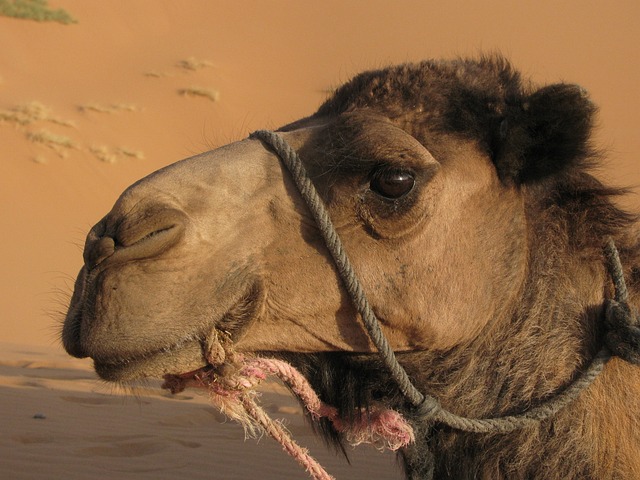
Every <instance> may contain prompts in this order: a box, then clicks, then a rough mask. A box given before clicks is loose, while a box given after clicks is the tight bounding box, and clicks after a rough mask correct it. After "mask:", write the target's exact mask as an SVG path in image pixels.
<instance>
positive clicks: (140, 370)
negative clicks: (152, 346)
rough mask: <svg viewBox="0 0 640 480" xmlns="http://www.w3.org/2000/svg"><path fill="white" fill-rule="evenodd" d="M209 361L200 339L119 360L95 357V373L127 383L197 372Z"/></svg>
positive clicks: (104, 377) (104, 378) (111, 379)
mask: <svg viewBox="0 0 640 480" xmlns="http://www.w3.org/2000/svg"><path fill="white" fill-rule="evenodd" d="M207 364H208V362H207V360H206V359H205V358H204V355H203V350H202V342H201V341H199V340H194V341H191V342H188V343H185V344H182V345H180V347H179V348H177V347H176V348H173V349H171V348H169V349H166V350H162V351H158V352H154V353H150V354H148V355H143V356H141V357H140V358H135V359H123V360H121V361H119V362H113V361H103V360H101V359H94V368H95V370H96V373H97V374H98V375H99V376H100V378H102V379H103V380H107V381H112V382H127V381H132V380H139V379H141V378H150V377H151V378H162V377H163V376H165V375H167V374H176V373H177V372H190V373H194V372H196V371H198V370H199V369H201V368H202V367H205V366H206V365H207Z"/></svg>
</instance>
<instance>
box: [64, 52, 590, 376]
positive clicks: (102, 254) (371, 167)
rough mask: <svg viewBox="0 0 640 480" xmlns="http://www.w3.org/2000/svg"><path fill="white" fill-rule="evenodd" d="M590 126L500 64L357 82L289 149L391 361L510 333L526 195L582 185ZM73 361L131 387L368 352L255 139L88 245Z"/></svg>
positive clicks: (142, 198) (395, 73) (520, 277)
mask: <svg viewBox="0 0 640 480" xmlns="http://www.w3.org/2000/svg"><path fill="white" fill-rule="evenodd" d="M593 112H594V107H593V106H592V104H591V103H590V101H589V100H588V98H587V96H586V94H585V92H584V91H583V90H582V89H580V88H579V87H577V86H575V85H567V84H556V85H550V86H547V87H543V88H541V89H535V88H531V87H529V86H526V85H524V84H523V82H522V81H521V80H520V77H519V75H518V74H517V73H516V72H515V71H513V70H512V69H511V68H510V66H509V65H508V64H507V63H506V62H504V61H503V60H501V59H485V60H480V61H451V62H424V63H420V64H416V65H403V66H399V67H394V68H389V69H386V70H381V71H374V72H368V73H364V74H361V75H359V76H357V77H355V78H354V79H353V80H352V81H351V82H349V83H347V84H346V85H345V86H343V87H342V88H340V89H339V90H337V92H336V93H335V94H334V95H333V96H332V97H331V98H330V99H329V100H327V101H326V102H325V103H324V104H323V105H322V106H321V107H320V109H319V110H318V112H316V113H315V114H314V115H312V116H310V117H308V118H305V119H303V120H300V121H298V122H295V123H293V124H290V125H288V126H286V127H284V128H282V129H281V130H280V135H281V136H282V137H283V138H284V139H285V140H286V141H287V142H288V143H289V144H290V145H291V146H292V147H293V148H294V149H295V150H296V151H297V152H298V153H299V155H300V157H301V158H302V160H303V162H304V164H305V167H306V168H307V170H308V171H309V174H310V176H311V178H312V180H313V182H314V184H315V185H316V188H317V189H318V191H319V193H320V195H321V196H322V198H323V200H324V203H325V204H326V206H327V208H328V211H329V214H330V216H331V217H332V220H333V222H334V224H335V226H336V229H337V231H338V233H339V235H340V236H341V238H342V241H343V243H344V245H345V248H346V251H347V253H348V255H349V256H350V258H351V261H352V263H353V265H354V267H355V270H356V272H357V274H358V275H359V277H360V280H361V282H362V284H363V287H364V289H365V291H366V293H367V295H368V297H369V299H370V302H371V304H372V306H373V309H374V311H375V313H376V315H377V316H378V318H379V319H380V321H381V322H382V328H383V331H384V333H385V334H386V336H387V338H388V339H389V341H390V343H391V345H392V346H393V348H394V350H396V351H398V352H411V351H447V350H450V349H452V348H454V347H456V346H459V345H462V344H465V343H468V342H470V341H472V340H473V339H474V338H475V337H477V336H478V334H479V332H481V331H482V330H483V329H485V328H487V326H488V325H490V324H492V323H493V322H498V321H500V319H503V318H506V317H508V316H509V315H511V314H512V312H513V309H514V305H515V303H516V302H518V299H519V296H520V295H522V289H523V285H524V282H525V277H526V275H527V255H528V253H527V252H528V243H529V242H530V231H529V229H530V225H529V223H528V220H527V202H528V201H527V197H526V195H525V193H526V192H527V190H531V189H535V188H536V186H538V185H541V184H545V183H550V182H553V181H554V179H555V178H559V177H562V176H563V175H566V174H567V172H568V171H571V170H572V169H575V168H577V167H576V165H578V164H579V163H580V162H581V161H582V160H583V159H584V158H585V157H586V156H587V153H588V145H587V140H588V137H589V133H590V127H591V122H592V114H593ZM62 338H63V343H64V346H65V348H66V349H67V351H68V352H69V353H70V354H72V355H75V356H78V357H87V356H88V357H91V358H92V359H93V360H94V362H95V368H96V370H97V372H98V374H99V375H100V376H102V377H103V378H105V379H108V380H117V381H125V380H129V379H134V378H138V377H145V376H162V375H164V374H168V373H174V374H175V373H181V372H188V371H192V370H195V369H198V368H200V367H203V366H205V365H207V364H208V363H211V361H212V360H211V359H212V357H211V355H212V353H211V352H215V351H219V350H220V348H221V347H222V349H223V350H224V349H231V348H232V349H234V350H235V351H238V352H296V353H314V352H331V351H347V352H370V351H371V350H372V346H371V344H370V341H369V339H368V337H367V335H366V334H365V332H364V330H363V328H362V326H361V323H360V321H359V319H358V316H357V314H356V313H355V310H354V308H353V306H352V304H351V300H350V298H348V296H347V295H346V294H345V292H344V289H343V286H342V284H341V281H340V279H339V278H338V276H337V274H336V271H335V267H334V264H333V261H332V260H331V258H330V256H329V254H328V252H327V249H326V247H325V245H324V243H323V242H322V239H321V237H320V235H319V233H318V227H317V225H316V224H315V222H314V221H313V219H312V218H311V216H310V213H309V211H308V209H307V207H306V205H305V204H304V202H303V201H302V200H301V198H300V195H299V193H298V191H297V190H296V188H295V187H294V185H293V183H292V180H291V178H290V174H289V172H288V171H287V170H286V168H284V167H283V165H282V163H281V161H280V160H279V158H278V157H277V155H275V154H274V153H273V152H272V151H271V149H270V148H269V147H268V146H266V145H265V144H263V143H262V142H261V141H259V140H256V139H247V140H243V141H239V142H237V143H233V144H231V145H228V146H225V147H222V148H219V149H216V150H214V151H211V152H207V153H204V154H201V155H198V156H195V157H193V158H189V159H187V160H183V161H181V162H177V163H175V164H173V165H170V166H168V167H166V168H163V169H161V170H159V171H157V172H155V173H153V174H151V175H149V176H148V177H146V178H144V179H142V180H140V181H138V182H137V183H135V184H134V185H132V186H131V187H129V188H128V189H127V190H126V191H125V192H124V193H123V194H122V195H121V197H120V198H119V199H118V201H117V202H116V204H115V205H114V207H113V209H112V210H111V211H110V212H109V213H108V214H107V215H106V216H105V217H104V218H103V219H102V220H101V221H100V222H98V224H97V225H95V226H94V227H93V228H92V229H91V231H90V232H89V235H88V237H87V241H86V245H85V250H84V266H83V267H82V270H81V271H80V274H79V275H78V278H77V282H76V285H75V291H74V294H73V298H72V300H71V305H70V308H69V312H68V315H67V318H66V321H65V324H64V328H63V332H62Z"/></svg>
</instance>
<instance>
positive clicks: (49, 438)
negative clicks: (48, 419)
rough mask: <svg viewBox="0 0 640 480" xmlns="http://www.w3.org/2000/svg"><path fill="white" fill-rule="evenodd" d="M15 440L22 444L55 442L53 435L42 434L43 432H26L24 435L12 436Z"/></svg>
mask: <svg viewBox="0 0 640 480" xmlns="http://www.w3.org/2000/svg"><path fill="white" fill-rule="evenodd" d="M11 440H13V441H14V442H18V443H21V444H22V445H32V444H37V443H53V441H54V438H53V435H48V434H41V433H25V434H23V435H14V436H12V437H11Z"/></svg>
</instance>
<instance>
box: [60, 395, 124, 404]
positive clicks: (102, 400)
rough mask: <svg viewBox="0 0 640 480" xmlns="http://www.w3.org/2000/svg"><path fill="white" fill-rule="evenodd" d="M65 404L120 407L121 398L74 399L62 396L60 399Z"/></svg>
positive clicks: (69, 396) (73, 397)
mask: <svg viewBox="0 0 640 480" xmlns="http://www.w3.org/2000/svg"><path fill="white" fill-rule="evenodd" d="M60 398H61V399H62V400H64V401H65V402H71V403H80V404H82V405H121V404H122V398H119V397H97V396H96V397H75V396H71V395H68V396H64V397H60Z"/></svg>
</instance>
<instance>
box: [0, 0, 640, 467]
mask: <svg viewBox="0 0 640 480" xmlns="http://www.w3.org/2000/svg"><path fill="white" fill-rule="evenodd" d="M51 3H52V5H51V6H52V7H56V8H64V9H66V10H67V11H68V12H69V13H70V14H71V15H72V16H73V17H75V18H76V19H77V20H78V23H76V24H71V25H61V24H58V23H37V22H33V21H27V20H17V19H10V18H4V17H0V45H2V48H0V119H3V120H0V185H1V188H0V220H1V224H2V229H3V232H4V235H3V242H2V247H0V263H1V264H2V269H1V270H0V285H1V287H2V292H3V293H2V295H1V296H0V298H1V304H0V325H1V328H0V477H1V478H3V479H4V478H7V479H22V478H23V479H33V478H38V479H40V478H78V479H84V478H137V479H138V478H177V477H183V478H193V479H197V478H220V479H232V478H265V479H269V478H274V479H275V478H305V474H304V472H303V471H302V470H300V469H299V467H298V466H297V465H296V464H295V463H294V462H293V461H292V460H291V459H289V458H288V457H286V456H285V455H284V454H283V453H281V452H280V448H279V446H278V445H276V444H274V442H272V441H271V440H270V439H268V438H262V439H260V441H259V442H256V441H255V440H246V441H245V440H244V436H243V432H242V429H241V428H240V427H239V426H237V425H235V424H233V423H231V422H226V423H225V422H224V419H223V418H222V417H221V416H220V415H219V414H218V413H216V412H215V410H214V409H213V408H212V407H210V406H209V405H208V403H207V399H206V397H205V396H203V395H201V394H199V393H197V392H189V391H187V392H185V393H183V394H181V395H178V396H177V397H172V396H169V395H167V394H166V393H165V392H164V391H162V390H160V389H159V388H158V384H157V383H154V382H150V383H149V384H148V385H145V386H144V387H140V386H139V387H137V388H135V389H134V390H133V391H131V390H124V389H117V388H115V387H113V386H110V385H106V384H104V383H102V382H100V381H98V380H97V379H96V377H95V375H94V374H93V373H92V370H91V364H90V362H89V361H83V360H77V359H72V358H70V357H68V356H66V354H65V353H64V352H63V351H62V349H61V347H60V345H59V340H58V330H59V327H60V321H61V318H62V314H63V312H64V310H65V308H66V305H67V302H68V297H69V294H70V292H71V287H72V282H73V278H74V276H75V274H76V272H77V271H78V270H79V268H80V266H81V262H82V256H81V249H82V244H83V242H84V235H85V234H86V232H87V231H88V229H89V228H90V227H91V226H92V225H93V224H94V223H95V222H97V221H98V220H99V219H100V218H101V217H102V216H103V215H104V214H105V213H106V212H107V211H108V210H109V208H110V207H111V205H112V204H113V202H114V201H115V199H116V198H117V196H118V195H119V193H120V192H121V191H122V190H123V189H124V188H125V187H126V186H127V185H129V184H131V183H132V182H134V181H135V180H136V179H138V178H140V177H142V176H143V175H145V174H147V173H150V172H152V171H153V170H156V169H157V168H159V167H161V166H163V165H166V164H169V163H171V162H174V161H176V160H179V159H181V158H185V157H188V156H191V155H193V154H196V153H199V152H202V151H205V150H208V149H211V148H214V147H216V146H219V145H222V144H225V143H228V142H230V141H233V140H236V139H240V138H243V137H246V136H247V135H248V134H249V133H250V132H251V131H253V130H255V129H258V128H274V127H278V126H280V125H283V124H286V123H288V122H290V121H293V120H295V119H297V118H300V117H303V116H306V115H308V114H311V113H312V112H313V111H314V110H315V108H317V106H318V105H319V104H320V103H321V102H322V100H323V99H324V98H326V96H327V94H328V92H330V91H331V89H333V88H335V87H336V86H337V85H339V84H340V83H341V82H343V81H346V80H347V79H349V78H350V77H351V76H352V75H354V74H355V73H357V72H359V71H361V70H364V69H371V68H378V67H382V66H384V65H387V64H391V63H398V62H405V61H419V60H421V59H424V58H431V57H444V56H448V57H451V56H457V55H477V54H479V53H481V52H492V51H501V52H502V53H504V54H505V55H507V56H508V57H509V58H510V59H511V60H512V61H513V63H514V64H515V65H516V66H518V67H519V68H520V69H521V70H522V71H523V72H524V73H525V74H527V75H530V76H531V77H532V78H533V80H534V81H536V82H539V83H545V82H546V83H549V82H555V81H567V82H576V83H580V84H581V85H582V86H583V87H585V88H586V89H587V90H588V91H589V92H590V94H591V96H592V97H593V99H594V101H595V102H596V103H597V104H598V105H599V106H600V116H599V128H598V131H597V134H596V141H597V144H598V145H599V146H601V147H603V148H605V149H606V151H607V156H606V158H607V162H606V164H605V166H604V167H603V168H601V169H600V170H599V171H598V172H597V174H598V175H599V176H600V177H602V178H603V179H605V180H606V181H607V182H609V183H612V184H614V185H624V186H629V187H631V189H632V194H631V195H629V196H628V197H626V198H625V199H622V200H621V201H622V202H623V203H624V205H625V206H627V207H629V208H632V209H635V210H636V211H640V199H639V197H638V196H637V194H638V193H639V192H640V189H639V188H637V186H638V185H640V168H639V166H640V163H639V161H638V158H637V153H636V152H637V151H639V150H640V136H639V135H638V134H637V132H636V130H637V128H638V127H639V126H640V122H639V115H640V114H639V113H638V112H640V95H638V85H640V64H639V62H638V60H639V59H640V4H639V3H638V2H635V1H618V2H613V3H608V4H605V3H604V2H596V3H585V2H570V1H567V2H550V1H542V2H529V3H526V4H525V3H524V2H520V3H514V2H512V1H506V0H501V1H498V0H494V1H488V2H467V3H465V2H459V1H453V2H446V3H445V2H433V1H420V2H418V1H397V2H386V1H381V0H373V1H367V2H364V1H362V2H358V1H352V2H340V1H335V0H329V1H324V2H306V1H300V2H294V1H285V0H277V1H276V0H274V1H259V0H254V1H247V0H242V1H237V2H211V1H208V0H191V1H189V2H178V1H169V0H128V1H126V2H94V1H86V0H56V1H53V2H51ZM263 390H264V393H263V404H264V405H265V406H266V408H267V409H268V411H269V412H271V413H272V414H273V416H274V417H276V418H282V419H284V421H285V423H286V424H287V425H288V427H289V429H290V430H291V431H292V433H293V435H294V437H295V438H296V439H297V440H298V441H299V442H300V443H301V444H302V445H305V446H307V447H309V448H310V450H311V452H312V454H313V455H314V456H316V457H317V458H318V459H319V460H320V461H321V463H323V465H325V467H326V468H327V470H328V471H329V472H330V473H332V474H333V475H335V476H336V477H337V478H350V479H357V478H399V477H400V471H399V469H398V468H397V466H396V465H395V460H394V456H393V455H392V454H390V453H386V454H381V453H379V452H378V451H376V450H375V449H373V448H367V447H359V448H358V449H356V450H354V451H350V452H349V453H350V458H351V460H352V461H351V464H349V463H348V462H346V461H345V460H344V458H342V457H341V456H336V455H334V452H332V451H331V450H329V449H327V448H326V447H325V446H324V445H322V444H321V442H319V441H318V440H316V439H315V438H314V437H313V434H312V432H311V429H310V428H309V427H308V426H307V425H305V423H304V421H303V419H302V415H301V412H300V409H299V408H298V406H297V403H296V401H295V400H294V399H292V398H290V397H289V396H288V395H287V393H286V391H285V390H284V389H283V387H281V386H279V385H277V384H274V383H271V384H268V385H267V386H266V387H264V389H263Z"/></svg>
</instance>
